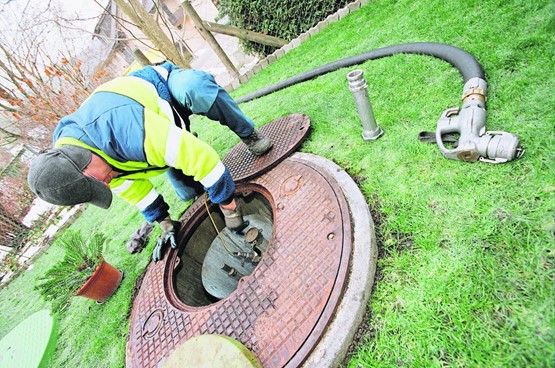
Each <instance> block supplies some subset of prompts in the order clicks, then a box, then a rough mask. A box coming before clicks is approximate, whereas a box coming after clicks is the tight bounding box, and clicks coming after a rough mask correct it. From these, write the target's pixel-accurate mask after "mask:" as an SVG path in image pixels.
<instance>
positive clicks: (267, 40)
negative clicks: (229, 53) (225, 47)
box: [202, 21, 287, 48]
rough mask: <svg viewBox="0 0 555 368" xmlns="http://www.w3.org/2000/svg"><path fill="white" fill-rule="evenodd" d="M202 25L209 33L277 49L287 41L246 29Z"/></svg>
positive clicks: (221, 25)
mask: <svg viewBox="0 0 555 368" xmlns="http://www.w3.org/2000/svg"><path fill="white" fill-rule="evenodd" d="M202 24H203V25H204V28H206V29H207V30H209V31H211V32H216V33H221V34H225V35H228V36H234V37H237V38H240V39H242V40H247V41H252V42H256V43H261V44H263V45H267V46H272V47H278V48H279V47H282V46H283V45H286V44H287V40H284V39H281V38H277V37H274V36H268V35H265V34H263V33H257V32H253V31H247V30H246V29H241V28H236V27H232V26H227V25H224V24H219V23H214V22H208V21H203V22H202Z"/></svg>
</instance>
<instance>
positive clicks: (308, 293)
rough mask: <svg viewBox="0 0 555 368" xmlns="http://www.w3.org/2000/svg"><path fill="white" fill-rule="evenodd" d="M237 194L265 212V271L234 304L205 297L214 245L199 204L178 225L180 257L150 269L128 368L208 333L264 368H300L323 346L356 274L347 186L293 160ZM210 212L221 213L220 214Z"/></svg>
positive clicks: (259, 270) (242, 288)
mask: <svg viewBox="0 0 555 368" xmlns="http://www.w3.org/2000/svg"><path fill="white" fill-rule="evenodd" d="M237 193H238V195H244V198H245V203H250V204H249V205H250V206H252V205H253V203H262V204H263V205H261V206H260V207H263V208H261V209H260V211H259V214H263V215H266V216H268V217H269V218H270V219H271V221H272V223H273V228H272V233H271V235H270V234H266V235H267V236H268V237H269V242H268V246H267V248H266V251H265V252H264V253H263V254H262V258H261V261H260V263H258V265H257V266H256V268H255V269H254V271H253V272H252V273H251V274H250V275H245V276H244V277H242V278H241V279H240V281H239V282H238V286H237V289H235V290H234V291H233V292H231V294H229V295H228V296H227V297H225V298H223V299H221V300H218V299H214V298H212V297H210V296H209V295H208V294H207V293H205V292H204V291H203V290H202V289H201V288H202V286H198V285H202V283H201V282H200V280H198V279H200V278H201V271H200V270H201V268H202V262H203V259H202V258H203V254H204V255H205V254H206V253H207V250H200V248H199V247H200V244H202V243H203V242H205V243H207V244H209V243H211V242H212V241H213V237H214V232H213V231H212V233H211V230H210V226H211V224H209V220H207V217H208V216H207V210H206V207H205V203H204V202H203V200H202V199H200V200H198V201H197V202H195V203H194V204H193V205H192V206H191V207H190V208H189V209H188V210H187V211H186V212H185V213H184V215H183V217H182V219H181V221H182V224H183V230H182V231H181V232H180V238H179V247H178V249H176V250H171V251H168V252H167V253H166V255H165V258H164V259H163V260H162V261H160V262H158V263H151V264H150V265H149V267H148V268H147V271H146V275H145V277H144V281H143V284H142V287H141V289H140V291H139V292H138V294H137V297H136V299H135V300H134V303H133V308H132V313H131V322H130V323H131V327H130V334H129V341H128V344H127V366H128V367H152V368H154V367H157V366H158V365H159V363H161V362H163V361H164V360H165V359H167V357H168V356H169V355H170V354H171V353H172V352H173V351H174V350H175V349H176V348H177V347H178V346H179V345H180V344H181V343H183V342H184V341H186V340H188V339H190V338H192V337H194V336H199V335H202V334H224V335H227V336H230V337H232V338H234V339H236V340H238V341H240V342H241V343H242V344H244V345H245V346H246V347H247V348H248V349H250V350H251V351H252V352H253V353H254V354H255V355H256V356H257V357H258V359H259V360H260V361H261V363H262V364H263V366H264V367H297V366H299V365H300V364H301V363H302V362H303V361H304V360H305V359H306V358H307V356H308V355H309V354H310V352H311V351H312V350H313V349H314V347H315V346H316V344H317V343H318V341H319V339H320V337H321V336H322V334H323V332H324V330H325V328H326V326H327V325H328V323H330V321H331V319H332V316H333V315H334V312H335V309H336V307H337V305H338V303H339V300H340V297H341V294H342V291H343V287H344V284H345V283H346V278H347V273H348V268H349V258H350V253H351V246H352V234H351V220H350V215H349V208H348V205H347V202H346V200H345V197H344V196H343V193H342V191H341V188H340V187H339V186H338V184H337V182H336V181H335V180H334V179H333V177H331V176H330V175H328V174H326V173H324V172H323V171H322V172H320V170H319V169H318V167H317V166H316V164H313V163H310V162H306V161H302V160H296V159H294V158H287V159H285V160H284V161H282V162H281V163H280V164H279V165H278V166H276V167H275V168H273V169H272V170H270V171H268V172H266V173H265V174H263V175H261V176H258V177H257V178H256V179H253V180H251V181H249V182H248V183H243V184H238V185H237ZM249 198H255V199H253V200H252V201H251V202H249ZM208 206H209V208H210V211H211V212H213V213H214V214H216V212H217V209H216V206H213V205H212V206H211V205H210V204H209V203H208ZM210 206H211V207H210ZM251 210H252V207H251V209H249V211H251ZM215 222H216V223H217V225H218V226H221V225H222V221H221V219H216V221H215ZM206 234H208V235H206ZM203 236H204V237H207V238H208V239H203ZM195 269H198V270H199V271H194V270H195ZM195 272H197V273H198V277H195ZM197 278H198V279H197ZM195 288H197V289H195ZM187 293H191V296H190V297H187V296H186V295H187Z"/></svg>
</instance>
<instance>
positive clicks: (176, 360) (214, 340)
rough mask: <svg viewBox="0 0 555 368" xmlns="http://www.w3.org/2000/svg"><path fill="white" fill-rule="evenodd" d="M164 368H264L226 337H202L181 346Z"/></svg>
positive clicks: (237, 344)
mask: <svg viewBox="0 0 555 368" xmlns="http://www.w3.org/2000/svg"><path fill="white" fill-rule="evenodd" d="M163 367H164V368H173V367H188V368H214V367H226V368H262V365H261V364H260V361H259V360H258V358H257V357H256V356H255V355H254V354H253V353H252V352H251V351H250V350H249V349H247V348H246V347H245V346H244V345H243V344H241V343H240V342H239V341H237V340H234V339H233V338H231V337H228V336H224V335H201V336H197V337H193V338H191V339H189V340H187V341H185V342H184V343H183V344H181V345H180V346H179V347H178V348H177V349H175V351H174V352H173V353H171V354H170V356H169V357H168V359H167V360H166V361H165V362H164V366H163Z"/></svg>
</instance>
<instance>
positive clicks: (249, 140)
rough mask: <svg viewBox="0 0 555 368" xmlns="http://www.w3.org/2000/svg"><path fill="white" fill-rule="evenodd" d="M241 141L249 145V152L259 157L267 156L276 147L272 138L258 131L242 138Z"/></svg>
mask: <svg viewBox="0 0 555 368" xmlns="http://www.w3.org/2000/svg"><path fill="white" fill-rule="evenodd" d="M241 140H242V141H243V143H245V144H246V145H247V148H248V149H249V151H251V152H252V153H254V154H255V155H257V156H260V155H263V154H265V153H266V152H268V151H269V150H270V149H271V148H272V146H273V145H274V144H273V143H272V141H271V140H270V138H268V137H267V136H266V135H264V134H262V133H260V131H258V130H256V129H255V130H254V131H253V132H252V133H251V135H249V136H248V137H244V138H241Z"/></svg>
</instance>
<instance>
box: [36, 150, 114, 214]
mask: <svg viewBox="0 0 555 368" xmlns="http://www.w3.org/2000/svg"><path fill="white" fill-rule="evenodd" d="M91 158H92V154H91V151H89V150H87V149H85V148H81V147H77V146H62V147H58V148H53V149H50V150H48V151H46V152H43V153H41V154H39V155H38V156H37V157H35V159H33V161H32V162H31V165H30V167H29V175H28V177H27V181H28V183H29V187H30V188H31V190H32V191H33V193H35V194H36V195H37V196H38V197H39V198H41V199H43V200H45V201H46V202H48V203H52V204H56V205H61V206H73V205H76V204H79V203H86V202H88V203H92V204H94V205H95V206H98V207H101V208H108V207H110V204H111V203H112V191H111V190H110V188H108V187H107V186H106V185H105V184H104V183H102V182H100V181H99V180H96V179H93V178H90V177H88V176H85V175H84V174H83V170H84V169H85V167H87V165H88V164H89V163H90V162H91Z"/></svg>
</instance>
